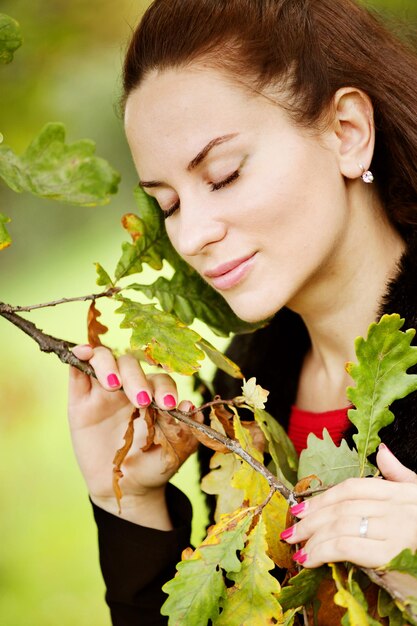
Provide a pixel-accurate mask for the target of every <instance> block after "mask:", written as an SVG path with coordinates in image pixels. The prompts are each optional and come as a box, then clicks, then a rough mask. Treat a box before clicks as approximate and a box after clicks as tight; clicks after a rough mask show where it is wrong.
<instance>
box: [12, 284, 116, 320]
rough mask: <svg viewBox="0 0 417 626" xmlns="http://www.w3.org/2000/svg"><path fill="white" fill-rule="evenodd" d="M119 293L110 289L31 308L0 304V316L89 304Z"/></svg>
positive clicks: (112, 288)
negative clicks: (69, 304)
mask: <svg viewBox="0 0 417 626" xmlns="http://www.w3.org/2000/svg"><path fill="white" fill-rule="evenodd" d="M119 292H120V288H119V287H110V289H107V291H102V292H101V293H93V294H90V295H88V296H78V297H75V298H61V299H60V300H54V301H52V302H44V303H42V304H30V305H29V306H11V305H10V304H5V303H4V302H0V315H3V313H23V312H29V311H35V309H46V308H47V307H52V306H57V305H58V304H67V303H68V302H87V301H88V300H93V301H94V300H98V299H99V298H111V297H112V296H114V295H115V294H116V293H119Z"/></svg>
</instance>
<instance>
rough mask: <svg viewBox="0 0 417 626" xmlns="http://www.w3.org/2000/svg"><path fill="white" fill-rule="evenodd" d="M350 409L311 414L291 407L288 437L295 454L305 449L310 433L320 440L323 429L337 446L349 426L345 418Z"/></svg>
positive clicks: (349, 423)
mask: <svg viewBox="0 0 417 626" xmlns="http://www.w3.org/2000/svg"><path fill="white" fill-rule="evenodd" d="M350 408H351V407H346V408H344V409H337V410H336V411H325V412H324V413H312V412H311V411H303V410H302V409H299V408H297V407H296V406H293V407H291V415H290V422H289V426H288V436H289V438H290V439H291V441H292V442H293V444H294V446H295V449H296V450H297V453H298V454H300V452H301V450H304V448H305V447H307V437H308V435H309V434H310V433H314V434H315V435H317V437H320V439H322V436H323V428H327V430H328V431H329V434H330V436H331V438H332V439H333V441H334V442H335V444H336V445H337V446H338V445H339V444H340V442H341V440H342V439H343V434H344V432H345V431H346V430H347V429H348V428H349V426H350V425H351V422H350V421H349V419H348V416H347V412H348V410H349V409H350Z"/></svg>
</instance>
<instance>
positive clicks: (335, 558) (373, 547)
mask: <svg viewBox="0 0 417 626" xmlns="http://www.w3.org/2000/svg"><path fill="white" fill-rule="evenodd" d="M300 553H301V554H300ZM397 553H398V551H397V552H396V547H393V546H390V544H389V543H388V542H387V541H378V540H375V539H362V538H361V537H337V538H332V539H328V540H326V541H324V542H323V543H320V544H319V545H316V546H309V544H308V543H307V544H306V545H305V546H304V548H303V549H302V550H300V551H299V553H297V554H298V558H296V557H297V554H296V555H294V557H293V558H294V560H296V561H297V562H299V563H302V565H303V566H304V567H307V568H313V567H319V566H320V565H324V564H325V563H339V562H341V561H350V562H352V563H355V564H356V565H359V566H360V567H370V568H376V567H380V566H381V565H383V564H384V563H387V562H388V561H389V560H390V559H391V558H392V557H393V556H395V554H397ZM300 557H301V558H300Z"/></svg>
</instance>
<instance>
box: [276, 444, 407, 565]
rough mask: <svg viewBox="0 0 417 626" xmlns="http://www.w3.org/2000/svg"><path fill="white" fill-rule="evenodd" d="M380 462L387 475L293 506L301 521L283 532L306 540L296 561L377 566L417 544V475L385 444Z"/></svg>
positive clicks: (350, 482)
mask: <svg viewBox="0 0 417 626" xmlns="http://www.w3.org/2000/svg"><path fill="white" fill-rule="evenodd" d="M377 463H378V467H379V469H380V471H381V473H382V475H383V476H384V477H385V479H386V480H382V479H380V478H351V479H349V480H346V481H344V482H343V483H340V484H339V485H337V486H335V487H332V488H331V489H329V490H328V491H326V492H325V493H323V494H321V495H319V496H316V497H314V498H310V499H309V500H308V501H305V502H303V503H301V504H299V505H297V506H295V507H293V508H292V512H293V514H294V515H296V516H297V517H298V518H299V519H300V520H301V521H299V522H298V523H297V524H295V525H294V526H292V527H291V528H289V529H287V530H286V531H284V532H283V533H282V535H281V537H282V539H285V540H286V541H287V542H288V543H291V544H297V543H302V542H306V543H305V545H304V546H303V548H302V549H301V550H299V551H298V552H297V553H296V554H295V555H294V560H296V561H297V562H298V563H300V564H302V565H303V566H304V567H308V568H312V567H318V566H319V565H323V563H332V562H339V561H350V562H352V563H355V564H356V565H359V566H361V567H369V568H376V567H379V566H381V565H384V564H385V563H388V562H389V561H390V560H391V559H392V558H393V557H395V556H396V555H397V554H398V553H399V552H401V551H402V550H404V549H405V548H410V549H411V550H413V551H414V550H416V549H417V475H416V474H415V473H414V472H412V471H411V470H409V469H407V468H406V467H404V466H403V465H402V464H401V463H400V462H399V461H398V460H397V459H396V458H395V456H394V455H393V454H392V453H391V452H390V451H389V449H388V448H387V447H386V446H385V445H383V444H382V445H381V446H380V447H379V451H378V455H377Z"/></svg>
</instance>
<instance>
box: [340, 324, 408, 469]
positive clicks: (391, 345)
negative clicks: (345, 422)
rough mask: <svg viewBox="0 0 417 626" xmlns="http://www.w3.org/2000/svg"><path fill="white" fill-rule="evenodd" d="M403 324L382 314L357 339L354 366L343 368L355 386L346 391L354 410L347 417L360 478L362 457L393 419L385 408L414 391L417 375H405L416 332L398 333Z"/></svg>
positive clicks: (378, 442)
mask: <svg viewBox="0 0 417 626" xmlns="http://www.w3.org/2000/svg"><path fill="white" fill-rule="evenodd" d="M403 325H404V320H403V319H401V318H400V316H399V315H396V314H394V315H384V316H383V317H382V318H381V320H380V321H379V323H378V324H376V323H374V324H371V326H370V327H369V331H368V337H367V339H366V340H365V339H363V338H362V337H359V338H358V339H356V342H355V348H356V356H357V357H358V364H354V363H349V364H348V366H347V370H348V372H349V374H350V375H351V376H352V378H353V380H354V381H355V382H356V387H348V389H347V396H348V398H349V400H350V401H351V402H352V404H353V405H354V406H355V407H356V408H355V409H351V410H350V411H349V412H348V416H349V419H350V421H351V422H352V423H353V424H354V425H355V426H356V428H357V430H358V433H357V434H356V435H354V436H353V439H354V441H355V443H356V447H357V449H358V452H359V459H360V467H361V476H363V475H364V471H365V464H366V458H367V457H368V456H369V455H370V454H372V453H373V452H375V450H376V449H377V447H378V445H379V444H380V442H381V439H380V438H379V436H378V432H379V430H380V429H381V428H383V427H384V426H388V425H389V424H391V422H392V421H393V420H394V415H393V413H392V412H391V411H390V410H389V409H388V407H389V406H390V404H392V402H394V400H397V399H400V398H404V397H405V396H407V395H408V394H409V393H411V392H412V391H414V390H416V389H417V375H415V374H413V375H411V374H407V373H406V371H407V370H408V368H410V367H411V366H413V365H415V364H416V363H417V347H413V346H410V343H411V341H412V339H413V337H414V335H415V333H416V331H415V330H413V329H409V330H407V331H406V332H402V331H400V328H402V326H403Z"/></svg>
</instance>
